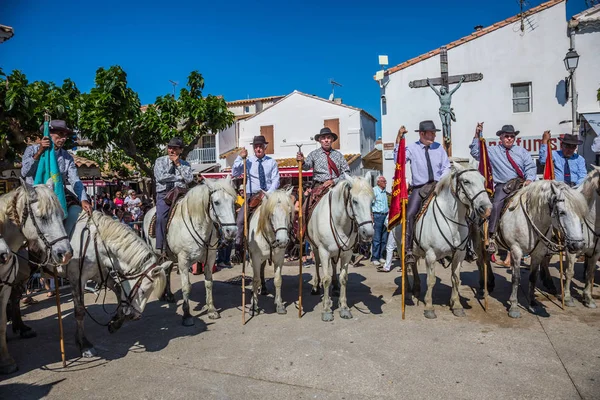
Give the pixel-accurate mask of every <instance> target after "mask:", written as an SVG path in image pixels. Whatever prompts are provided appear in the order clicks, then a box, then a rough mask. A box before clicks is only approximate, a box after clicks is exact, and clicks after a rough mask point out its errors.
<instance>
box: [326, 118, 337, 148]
mask: <svg viewBox="0 0 600 400" xmlns="http://www.w3.org/2000/svg"><path fill="white" fill-rule="evenodd" d="M323 127H325V128H329V129H331V132H333V133H335V134H336V135H338V140H336V141H335V142H333V143H331V147H332V148H333V149H336V150H339V149H340V137H339V136H340V119H339V118H336V119H326V120H325V121H323Z"/></svg>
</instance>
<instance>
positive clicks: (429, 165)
mask: <svg viewBox="0 0 600 400" xmlns="http://www.w3.org/2000/svg"><path fill="white" fill-rule="evenodd" d="M425 159H426V160H427V174H428V175H429V182H427V183H430V182H433V181H434V179H433V167H432V166H431V158H429V146H425Z"/></svg>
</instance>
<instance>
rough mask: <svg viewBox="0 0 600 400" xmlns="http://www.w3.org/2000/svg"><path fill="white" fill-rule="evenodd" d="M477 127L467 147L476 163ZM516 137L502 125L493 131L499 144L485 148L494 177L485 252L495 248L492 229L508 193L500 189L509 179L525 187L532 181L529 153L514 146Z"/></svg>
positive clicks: (533, 177) (494, 235)
mask: <svg viewBox="0 0 600 400" xmlns="http://www.w3.org/2000/svg"><path fill="white" fill-rule="evenodd" d="M480 132H481V128H479V127H478V129H477V130H476V131H475V137H474V138H473V142H472V143H471V145H470V146H469V147H470V149H471V156H473V158H474V159H476V160H477V161H479V134H480ZM518 134H519V131H516V130H515V128H514V126H512V125H504V126H503V127H502V129H500V130H499V131H498V132H496V136H499V137H500V144H499V145H497V146H488V156H489V158H490V163H491V164H492V171H493V175H494V184H495V186H494V201H493V203H492V214H491V215H490V225H489V234H490V244H489V246H488V248H487V251H488V253H495V252H496V251H497V247H496V240H495V239H496V227H497V225H498V220H499V219H500V212H501V211H502V208H503V207H504V201H505V200H506V198H507V197H508V195H509V194H510V192H509V193H506V192H505V191H504V186H505V185H506V184H507V183H508V182H509V181H510V180H512V179H515V178H519V179H520V180H522V181H523V184H524V185H525V186H527V185H529V184H530V183H531V182H532V181H534V180H535V179H536V167H535V163H534V162H533V159H532V158H531V154H529V152H528V151H527V150H525V149H524V148H523V147H520V146H515V145H514V143H515V137H516V136H517V135H518Z"/></svg>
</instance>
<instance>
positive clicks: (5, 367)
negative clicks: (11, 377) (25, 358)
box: [0, 361, 19, 375]
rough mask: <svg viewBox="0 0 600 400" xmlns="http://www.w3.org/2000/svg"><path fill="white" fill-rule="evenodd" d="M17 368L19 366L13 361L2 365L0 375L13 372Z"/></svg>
mask: <svg viewBox="0 0 600 400" xmlns="http://www.w3.org/2000/svg"><path fill="white" fill-rule="evenodd" d="M18 369H19V367H18V366H17V363H16V362H14V361H13V362H12V363H10V364H8V365H3V366H1V367H0V375H8V374H12V373H13V372H17V370H18Z"/></svg>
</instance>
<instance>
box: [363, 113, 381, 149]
mask: <svg viewBox="0 0 600 400" xmlns="http://www.w3.org/2000/svg"><path fill="white" fill-rule="evenodd" d="M360 121H361V126H362V137H363V139H362V141H361V144H360V154H361V155H362V156H364V155H365V154H367V153H368V152H370V151H371V150H373V149H374V148H375V140H376V134H377V133H376V132H375V121H373V119H371V118H369V117H367V116H366V115H365V114H361V116H360Z"/></svg>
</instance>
